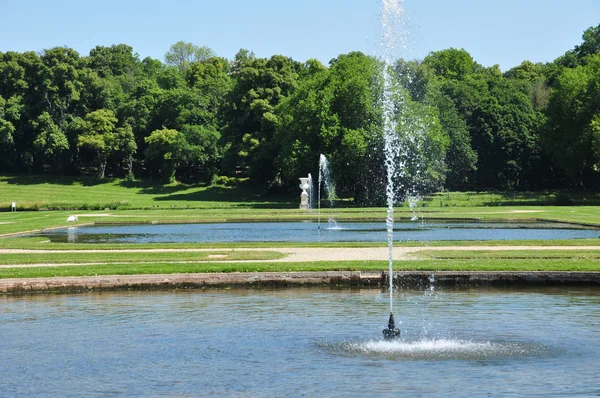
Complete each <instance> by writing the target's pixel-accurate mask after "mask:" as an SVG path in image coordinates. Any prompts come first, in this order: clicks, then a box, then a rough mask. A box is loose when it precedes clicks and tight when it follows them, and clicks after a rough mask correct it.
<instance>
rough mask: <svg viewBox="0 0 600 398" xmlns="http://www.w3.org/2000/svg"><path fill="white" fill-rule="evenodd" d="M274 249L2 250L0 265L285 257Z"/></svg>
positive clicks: (268, 258) (236, 259)
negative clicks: (49, 251)
mask: <svg viewBox="0 0 600 398" xmlns="http://www.w3.org/2000/svg"><path fill="white" fill-rule="evenodd" d="M284 256H285V255H284V254H282V253H278V252H274V251H240V250H235V251H233V250H221V251H210V252H140V253H131V252H120V251H113V252H102V253H95V252H87V253H86V252H84V253H80V252H71V253H22V254H21V253H19V254H10V253H9V254H2V255H1V256H0V265H10V264H61V263H147V264H151V263H158V262H166V261H169V262H179V261H241V260H276V259H279V258H282V257H284Z"/></svg>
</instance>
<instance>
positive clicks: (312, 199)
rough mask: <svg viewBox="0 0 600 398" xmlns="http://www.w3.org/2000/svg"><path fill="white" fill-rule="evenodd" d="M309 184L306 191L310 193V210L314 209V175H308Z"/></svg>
mask: <svg viewBox="0 0 600 398" xmlns="http://www.w3.org/2000/svg"><path fill="white" fill-rule="evenodd" d="M306 183H307V184H308V189H307V190H306V191H307V192H308V208H309V210H312V209H314V199H315V198H314V196H315V195H314V189H313V188H314V185H313V179H312V175H310V173H308V181H307V182H306Z"/></svg>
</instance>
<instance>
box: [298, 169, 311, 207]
mask: <svg viewBox="0 0 600 398" xmlns="http://www.w3.org/2000/svg"><path fill="white" fill-rule="evenodd" d="M308 188H309V185H308V177H306V178H300V189H302V193H301V194H300V210H308V209H310V206H309V205H308V192H306V190H307V189H308Z"/></svg>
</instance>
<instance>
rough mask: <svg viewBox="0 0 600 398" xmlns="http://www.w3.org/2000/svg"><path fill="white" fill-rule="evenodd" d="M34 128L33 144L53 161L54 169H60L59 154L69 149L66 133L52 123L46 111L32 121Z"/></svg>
mask: <svg viewBox="0 0 600 398" xmlns="http://www.w3.org/2000/svg"><path fill="white" fill-rule="evenodd" d="M33 126H34V129H35V130H36V131H37V132H38V133H37V137H36V139H35V141H34V142H33V145H34V147H35V149H36V150H37V151H38V152H39V153H40V154H41V155H42V156H43V157H44V158H45V159H48V160H50V161H53V162H54V164H55V166H56V170H60V158H61V154H62V153H63V152H64V151H66V150H68V149H69V142H68V140H67V137H66V135H65V134H64V133H63V132H62V131H61V129H60V128H59V127H58V126H57V125H56V124H55V123H54V121H53V120H52V117H51V116H50V115H49V114H48V112H44V113H42V114H41V115H40V117H38V118H37V120H36V121H34V122H33Z"/></svg>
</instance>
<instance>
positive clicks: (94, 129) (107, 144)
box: [77, 109, 118, 178]
mask: <svg viewBox="0 0 600 398" xmlns="http://www.w3.org/2000/svg"><path fill="white" fill-rule="evenodd" d="M117 122H118V120H117V118H116V117H115V114H114V112H113V111H111V110H108V109H99V110H97V111H94V112H90V113H88V114H87V115H86V116H85V119H84V122H83V126H82V130H83V131H82V133H81V135H80V136H79V139H78V142H77V145H78V146H79V147H81V148H86V149H88V150H90V151H91V152H93V153H94V154H95V157H96V161H97V166H98V177H100V178H104V175H105V172H106V163H107V161H108V158H109V157H110V156H111V155H113V154H114V153H115V151H116V149H117V141H116V137H115V125H116V123H117Z"/></svg>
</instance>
